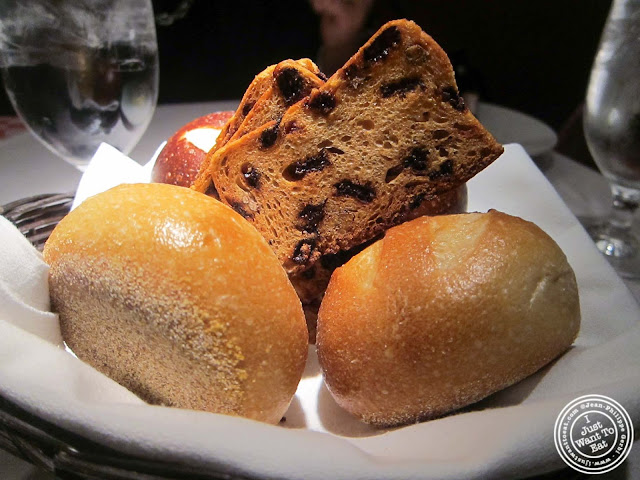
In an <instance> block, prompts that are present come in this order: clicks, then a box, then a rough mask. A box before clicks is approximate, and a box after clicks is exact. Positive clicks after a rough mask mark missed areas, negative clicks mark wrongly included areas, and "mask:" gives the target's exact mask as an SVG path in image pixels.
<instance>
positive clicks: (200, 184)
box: [194, 58, 324, 197]
mask: <svg viewBox="0 0 640 480" xmlns="http://www.w3.org/2000/svg"><path fill="white" fill-rule="evenodd" d="M289 62H291V63H292V64H293V65H297V67H298V68H299V70H300V71H305V72H306V73H307V74H308V75H313V76H314V77H315V78H318V76H320V77H324V75H323V74H322V72H320V69H319V68H318V66H317V65H316V64H315V63H313V62H312V61H311V60H310V59H308V58H301V59H299V60H289ZM277 66H278V65H270V66H268V67H267V68H265V69H264V70H263V71H262V72H260V73H259V74H258V75H256V76H255V78H254V79H253V81H252V82H251V83H250V84H249V87H248V88H247V90H246V91H245V93H244V95H243V96H242V100H240V105H239V106H238V108H237V109H236V111H235V113H234V114H233V116H232V117H231V118H230V119H229V121H228V122H227V123H226V124H225V126H224V127H223V128H222V130H221V132H220V134H219V135H218V138H217V139H216V144H215V145H214V147H213V148H212V150H217V149H219V148H221V147H222V146H223V145H225V144H226V143H227V142H228V141H229V140H230V139H231V137H233V135H234V134H235V133H236V131H237V130H238V128H239V127H240V126H241V125H242V123H243V122H244V120H245V118H246V117H247V116H248V115H249V114H250V113H251V112H252V110H253V108H254V107H255V106H256V104H257V103H258V101H259V100H260V98H261V97H262V95H263V94H264V93H265V92H266V91H267V90H269V89H270V88H272V86H273V84H274V72H275V71H276V67H277ZM307 95H308V93H307ZM283 111H284V110H283ZM273 119H274V118H272V117H269V118H268V119H265V121H264V122H262V123H260V124H259V125H256V126H260V125H262V124H264V123H266V122H268V121H269V120H273ZM208 166H209V159H205V161H204V162H203V164H202V166H201V167H200V172H204V171H206V170H207V169H208ZM194 188H195V189H196V190H198V191H200V192H206V193H208V194H210V195H212V196H214V197H217V193H216V191H215V188H213V184H212V182H211V178H210V177H209V176H207V175H202V174H201V173H200V174H199V175H198V177H197V178H196V180H195V182H194Z"/></svg>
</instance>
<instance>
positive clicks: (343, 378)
mask: <svg viewBox="0 0 640 480" xmlns="http://www.w3.org/2000/svg"><path fill="white" fill-rule="evenodd" d="M579 326H580V306H579V299H578V290H577V286H576V279H575V275H574V273H573V270H572V269H571V267H570V265H569V264H568V262H567V259H566V257H565V255H564V254H563V252H562V250H561V249H560V247H559V246H558V245H557V244H556V243H555V242H554V241H553V240H552V239H551V238H550V237H549V236H548V235H547V234H546V233H544V232H543V231H542V230H541V229H540V228H539V227H537V226H536V225H534V224H533V223H530V222H527V221H524V220H522V219H520V218H517V217H513V216H509V215H506V214H504V213H499V212H496V211H490V212H489V213H486V214H478V213H473V214H462V215H445V216H438V217H421V218H418V219H416V220H413V221H411V222H407V223H405V224H403V225H399V226H397V227H394V228H392V229H390V230H389V231H388V232H387V233H386V235H385V237H384V238H383V239H382V240H380V241H378V242H376V243H374V244H373V245H371V246H370V247H368V248H367V249H365V250H364V251H362V252H361V253H360V254H358V255H357V256H355V257H353V258H352V259H351V260H350V261H349V262H348V263H347V264H345V265H344V266H343V267H341V268H339V269H338V270H336V271H335V272H334V274H333V276H332V277H331V282H330V283H329V287H328V289H327V292H326V295H325V297H324V300H323V302H322V305H321V307H320V312H319V316H318V337H317V350H318V358H319V360H320V364H321V366H322V370H323V373H324V377H325V382H326V384H327V386H328V388H329V390H330V392H331V393H332V395H333V397H334V398H335V400H336V401H337V403H338V404H339V405H341V406H342V407H343V408H345V409H346V410H348V411H349V412H351V413H353V414H354V415H356V416H358V417H359V418H361V419H362V420H363V421H365V422H367V423H371V424H374V425H379V426H393V425H400V424H405V423H411V422H416V421H419V420H424V419H430V418H434V417H438V416H441V415H444V414H447V413H449V412H451V411H453V410H456V409H459V408H461V407H464V406H466V405H469V404H471V403H474V402H477V401H478V400H480V399H482V398H485V397H487V396H488V395H490V394H492V393H494V392H496V391H498V390H501V389H503V388H505V387H508V386H509V385H512V384H514V383H516V382H518V381H520V380H522V379H523V378H525V377H527V376H529V375H531V374H532V373H534V372H536V371H537V370H539V369H540V368H541V367H543V366H544V365H546V364H547V363H549V362H550V361H551V360H553V359H554V358H556V357H557V356H558V355H560V354H561V353H563V352H564V351H565V350H567V349H568V348H569V346H570V345H571V344H572V342H573V341H574V339H575V338H576V336H577V333H578V330H579Z"/></svg>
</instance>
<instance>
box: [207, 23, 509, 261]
mask: <svg viewBox="0 0 640 480" xmlns="http://www.w3.org/2000/svg"><path fill="white" fill-rule="evenodd" d="M502 151H503V149H502V146H501V145H499V144H498V143H497V142H496V141H495V140H494V138H493V137H492V136H491V134H489V132H487V131H486V130H485V129H484V128H483V127H482V125H480V123H479V122H478V121H477V120H476V118H475V117H474V116H473V115H472V114H471V113H470V112H469V111H468V109H467V108H466V107H465V105H464V102H463V100H462V97H461V96H460V95H459V93H458V89H457V86H456V83H455V79H454V74H453V69H452V67H451V63H450V62H449V59H448V58H447V56H446V54H445V53H444V51H443V50H442V49H441V48H440V47H439V46H438V44H437V43H436V42H435V41H434V40H433V39H432V38H431V37H430V36H428V35H427V34H425V33H424V32H422V30H421V29H420V27H418V26H417V25H416V24H415V23H413V22H410V21H407V20H396V21H393V22H389V23H387V24H386V25H384V26H383V27H382V28H381V29H380V30H379V31H378V32H377V33H376V34H375V35H374V36H373V37H372V38H371V39H370V40H369V41H368V42H367V43H366V44H365V45H364V46H363V47H362V48H361V49H360V50H359V51H358V52H357V53H356V54H355V55H354V56H353V57H352V58H351V59H350V60H349V61H348V62H347V63H346V64H345V66H344V67H343V68H342V69H340V70H339V71H338V72H336V73H335V74H334V75H333V76H332V77H331V78H330V79H329V80H328V81H327V82H326V83H325V84H324V85H323V86H322V87H321V88H319V89H317V90H314V91H313V92H312V94H311V95H310V96H309V97H308V98H307V99H305V100H303V101H301V102H298V103H296V104H294V105H293V106H292V107H290V108H289V109H288V110H287V112H286V113H285V115H284V116H283V117H282V120H281V122H279V123H278V122H277V121H274V122H270V123H268V124H266V125H264V126H263V127H261V128H259V129H257V130H254V131H252V132H250V133H248V134H246V135H244V136H243V137H241V138H239V139H238V140H235V141H233V142H229V143H228V144H227V145H225V146H224V147H222V148H221V149H219V150H217V151H215V152H212V153H210V154H209V159H210V165H209V169H208V174H209V175H210V176H211V177H212V179H213V182H214V184H215V186H216V188H217V189H218V192H219V193H220V198H221V200H222V201H223V202H225V203H226V204H228V205H229V206H231V207H232V208H234V209H235V210H236V211H238V212H239V213H240V214H241V215H243V216H244V217H245V218H247V219H249V220H250V221H252V222H253V224H254V226H255V227H256V228H257V229H258V230H259V231H260V232H261V233H262V234H263V235H264V236H265V238H267V239H268V241H269V244H270V245H271V247H272V248H273V249H274V251H275V252H276V254H277V255H278V257H279V259H280V260H281V262H282V264H283V266H284V267H285V269H286V270H287V271H288V272H289V273H297V272H302V271H304V270H307V269H309V268H310V267H312V266H313V265H314V264H315V263H316V262H317V261H318V259H320V258H321V257H322V256H323V255H326V254H334V253H337V252H339V251H341V250H349V249H350V248H353V247H354V246H357V245H360V244H362V243H364V242H366V241H368V240H370V239H372V238H375V237H376V236H378V235H380V234H381V233H382V232H384V231H385V230H387V229H388V228H390V227H391V226H393V225H396V224H398V223H400V222H401V221H403V220H404V219H405V218H406V212H407V210H409V209H410V208H411V206H413V205H415V204H418V205H419V204H420V202H421V201H422V200H424V199H425V198H427V197H429V196H432V195H436V194H439V193H441V192H446V191H449V190H451V189H453V188H456V187H457V186H459V185H461V184H463V183H464V182H466V181H467V180H469V179H470V178H471V177H473V176H474V175H475V174H476V173H478V172H479V171H481V170H482V169H484V168H485V167H486V166H487V165H489V164H490V163H491V162H492V161H494V160H495V159H496V158H497V157H498V156H499V155H500V154H501V153H502Z"/></svg>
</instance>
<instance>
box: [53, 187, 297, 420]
mask: <svg viewBox="0 0 640 480" xmlns="http://www.w3.org/2000/svg"><path fill="white" fill-rule="evenodd" d="M44 258H45V260H46V262H47V263H48V264H49V265H50V267H51V270H50V293H51V301H52V306H53V308H54V310H55V311H57V312H58V313H59V315H60V324H61V329H62V334H63V338H64V339H65V342H66V343H67V344H68V345H69V347H70V348H71V349H72V350H73V351H74V353H75V354H76V355H77V356H78V357H79V358H80V359H82V360H83V361H85V362H86V363H88V364H90V365H92V366H93V367H94V368H96V369H98V370H99V371H101V372H103V373H105V374H106V375H108V376H110V377H111V378H113V379H114V380H115V381H117V382H119V383H121V384H122V385H124V386H125V387H127V388H129V389H130V390H131V391H133V392H134V393H136V394H137V395H139V396H140V397H141V398H142V399H144V400H146V401H147V402H150V403H154V404H162V405H168V406H175V407H180V408H189V409H197V410H206V411H210V412H215V413H224V414H230V415H240V416H244V417H248V418H252V419H256V420H261V421H265V422H270V423H276V422H278V421H279V420H280V418H281V416H282V414H283V413H284V412H285V411H286V409H287V407H288V405H289V402H290V401H291V398H292V397H293V395H294V393H295V390H296V388H297V385H298V382H299V380H300V378H301V375H302V372H303V369H304V365H305V360H306V354H307V331H306V326H305V322H304V316H303V313H302V308H301V305H300V302H299V300H298V298H297V296H296V294H295V291H294V290H293V288H292V287H291V284H290V282H289V281H288V278H287V276H286V273H285V272H284V270H283V269H282V267H281V266H280V264H279V262H278V261H277V259H276V257H275V256H274V254H273V252H272V251H271V250H270V248H269V247H268V245H267V244H266V242H265V241H264V239H263V238H262V237H261V236H260V234H259V233H258V232H257V231H255V229H254V228H253V227H251V225H250V224H248V223H247V222H246V221H245V220H244V219H243V218H242V217H240V216H239V215H238V214H236V213H235V212H233V211H232V210H231V209H229V208H228V207H226V206H224V205H223V204H221V203H220V202H218V201H216V200H214V199H212V198H209V197H207V196H205V195H202V194H199V193H196V192H193V191H192V190H190V189H186V188H183V187H176V186H172V185H164V184H138V185H123V186H120V187H116V188H114V189H112V190H110V191H108V192H105V193H103V194H99V195H96V196H95V197H93V198H90V199H88V200H87V201H86V202H84V203H83V204H82V205H81V206H80V207H78V208H77V209H76V210H74V211H72V212H71V213H70V214H69V215H68V216H67V217H65V218H64V219H63V220H62V221H61V222H60V224H59V225H58V226H57V227H56V229H55V230H54V232H53V233H52V234H51V237H50V238H49V241H48V242H47V244H46V246H45V250H44Z"/></svg>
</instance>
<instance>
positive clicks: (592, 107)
mask: <svg viewBox="0 0 640 480" xmlns="http://www.w3.org/2000/svg"><path fill="white" fill-rule="evenodd" d="M584 133H585V137H586V139H587V144H588V146H589V150H590V151H591V154H592V155H593V158H594V160H595V162H596V164H597V165H598V168H599V169H600V171H601V172H602V173H603V175H604V176H605V178H606V179H607V180H608V181H609V184H610V186H611V192H612V198H613V205H612V209H611V213H610V215H608V216H607V218H605V219H599V220H598V219H595V220H593V219H592V220H591V221H590V222H588V223H587V224H585V227H586V229H587V231H588V232H589V234H590V235H591V237H592V238H593V239H594V241H595V242H596V245H597V247H598V249H599V250H600V251H601V252H602V253H604V254H605V255H606V256H607V258H608V259H609V260H610V262H611V263H612V264H613V266H614V267H615V268H616V269H617V271H618V272H619V273H620V275H622V276H624V277H630V278H633V277H640V241H638V238H637V236H636V234H634V232H633V231H632V223H633V217H634V213H635V212H636V210H637V209H638V205H640V0H614V2H613V4H612V6H611V11H610V12H609V16H608V18H607V22H606V24H605V27H604V31H603V33H602V38H601V39H600V46H599V47H598V53H597V54H596V57H595V61H594V64H593V67H592V70H591V76H590V79H589V86H588V89H587V99H586V109H585V115H584Z"/></svg>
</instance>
